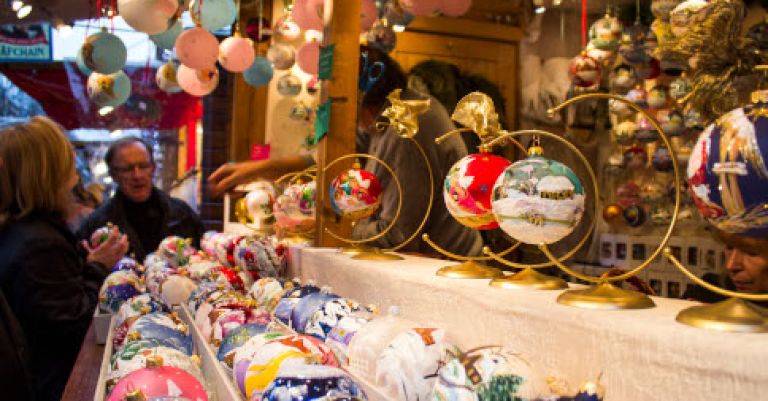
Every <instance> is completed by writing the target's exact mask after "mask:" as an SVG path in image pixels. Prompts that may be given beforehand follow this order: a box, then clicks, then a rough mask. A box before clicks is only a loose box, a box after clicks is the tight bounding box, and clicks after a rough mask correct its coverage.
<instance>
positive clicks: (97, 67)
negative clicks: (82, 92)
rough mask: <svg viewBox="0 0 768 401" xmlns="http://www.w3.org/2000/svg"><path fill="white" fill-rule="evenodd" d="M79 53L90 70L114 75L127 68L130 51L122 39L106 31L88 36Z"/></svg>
mask: <svg viewBox="0 0 768 401" xmlns="http://www.w3.org/2000/svg"><path fill="white" fill-rule="evenodd" d="M79 53H82V59H83V62H84V63H85V65H86V66H87V67H88V69H90V70H92V71H93V72H98V73H100V74H112V73H115V72H117V71H119V70H120V69H121V68H123V67H124V66H125V61H126V60H127V58H128V51H127V50H126V48H125V44H124V43H123V41H122V40H120V38H118V37H117V36H115V35H113V34H111V33H109V32H107V31H106V29H105V30H102V31H100V32H96V33H94V34H92V35H88V37H87V38H85V42H84V43H83V46H82V47H81V48H80V51H79Z"/></svg>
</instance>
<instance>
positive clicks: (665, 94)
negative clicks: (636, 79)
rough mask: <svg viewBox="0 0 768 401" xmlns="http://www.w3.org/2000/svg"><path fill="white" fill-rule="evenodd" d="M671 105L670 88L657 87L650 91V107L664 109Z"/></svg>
mask: <svg viewBox="0 0 768 401" xmlns="http://www.w3.org/2000/svg"><path fill="white" fill-rule="evenodd" d="M668 105H669V88H668V87H666V86H664V85H656V86H654V87H653V88H651V90H650V91H648V107H650V108H652V109H663V108H665V107H667V106H668Z"/></svg>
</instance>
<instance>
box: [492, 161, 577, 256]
mask: <svg viewBox="0 0 768 401" xmlns="http://www.w3.org/2000/svg"><path fill="white" fill-rule="evenodd" d="M492 208H493V213H494V216H495V217H496V220H498V221H499V226H500V227H501V229H502V230H504V232H505V233H507V234H508V235H509V236H511V237H512V238H514V239H515V240H518V241H520V242H523V243H526V244H551V243H553V242H557V241H558V240H560V239H562V238H563V237H565V236H567V235H568V234H570V233H571V232H572V231H573V229H574V228H575V227H576V225H577V224H578V223H579V221H580V220H581V217H582V215H583V213H584V188H583V186H582V185H581V181H580V180H579V178H578V177H577V176H576V174H574V172H573V171H572V170H571V169H570V168H569V167H568V166H566V165H564V164H562V163H560V162H558V161H555V160H551V159H546V158H544V157H543V156H541V153H540V152H539V153H534V152H531V156H529V157H528V158H527V159H524V160H520V161H517V162H515V163H513V164H512V165H511V166H509V167H507V168H506V169H505V170H504V172H503V173H502V174H501V175H500V176H499V178H498V179H497V180H496V184H495V185H494V186H493V200H492Z"/></svg>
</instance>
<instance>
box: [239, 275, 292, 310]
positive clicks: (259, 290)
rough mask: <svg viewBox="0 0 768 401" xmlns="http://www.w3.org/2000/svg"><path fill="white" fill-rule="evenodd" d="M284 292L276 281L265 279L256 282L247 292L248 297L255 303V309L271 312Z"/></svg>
mask: <svg viewBox="0 0 768 401" xmlns="http://www.w3.org/2000/svg"><path fill="white" fill-rule="evenodd" d="M284 292H285V290H284V289H283V285H282V283H280V281H279V280H278V279H276V278H274V277H267V278H261V279H259V280H256V282H255V283H253V285H252V286H251V288H250V289H249V290H248V295H249V296H250V297H251V298H252V299H253V300H255V301H256V307H257V308H264V309H266V310H268V311H270V312H271V311H273V310H275V307H277V303H278V302H279V301H280V298H282V296H283V293H284Z"/></svg>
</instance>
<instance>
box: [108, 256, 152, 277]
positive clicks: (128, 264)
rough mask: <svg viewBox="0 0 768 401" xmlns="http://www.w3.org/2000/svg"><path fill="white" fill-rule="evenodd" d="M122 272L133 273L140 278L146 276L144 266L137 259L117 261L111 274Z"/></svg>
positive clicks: (127, 258) (125, 258)
mask: <svg viewBox="0 0 768 401" xmlns="http://www.w3.org/2000/svg"><path fill="white" fill-rule="evenodd" d="M120 270H126V271H132V272H134V273H135V274H136V275H137V276H139V277H140V276H141V275H142V274H144V266H142V265H140V264H139V262H137V261H136V259H134V258H131V257H127V256H126V257H124V258H122V259H120V260H119V261H117V263H116V264H115V267H113V268H112V271H110V273H114V272H116V271H120Z"/></svg>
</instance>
